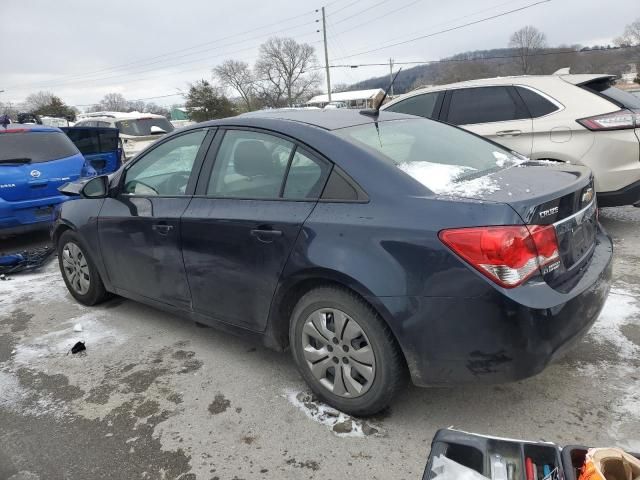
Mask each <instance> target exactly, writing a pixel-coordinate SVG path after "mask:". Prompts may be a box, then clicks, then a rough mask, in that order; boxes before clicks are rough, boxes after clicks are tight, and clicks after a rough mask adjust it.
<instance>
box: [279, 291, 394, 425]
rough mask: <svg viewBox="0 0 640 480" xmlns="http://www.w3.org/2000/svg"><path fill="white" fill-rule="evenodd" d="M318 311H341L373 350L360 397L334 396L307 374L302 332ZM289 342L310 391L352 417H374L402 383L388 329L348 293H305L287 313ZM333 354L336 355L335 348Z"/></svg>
mask: <svg viewBox="0 0 640 480" xmlns="http://www.w3.org/2000/svg"><path fill="white" fill-rule="evenodd" d="M319 309H336V310H339V311H341V312H344V313H345V314H346V315H347V316H348V317H349V318H350V319H353V320H355V321H356V322H357V325H358V327H360V329H361V330H362V332H363V333H364V334H365V335H366V337H367V339H366V340H367V342H368V344H369V345H370V347H371V349H372V350H373V355H374V360H375V375H374V378H373V380H372V381H371V383H370V386H369V387H368V390H366V392H365V393H363V394H361V395H360V396H357V397H354V398H346V397H345V396H339V395H336V394H334V393H333V392H332V391H330V390H329V389H328V388H325V386H324V385H323V384H322V383H321V381H320V380H319V379H318V378H316V376H314V374H313V373H312V372H311V369H310V366H309V364H308V362H307V360H306V359H305V357H304V353H303V348H304V347H303V343H304V342H305V340H304V338H305V335H304V333H303V330H304V327H305V323H307V321H308V319H309V318H310V316H311V314H312V313H314V312H316V311H317V310H319ZM289 342H290V346H291V353H292V355H293V358H294V360H295V362H296V365H297V367H298V370H299V371H300V373H301V375H302V377H303V378H304V379H305V381H306V382H307V384H308V385H309V387H310V388H311V390H312V391H313V392H314V393H315V394H316V396H318V397H319V398H320V399H321V400H322V401H324V402H325V403H327V404H329V405H331V406H332V407H334V408H337V409H338V410H340V411H343V412H345V413H348V414H351V415H355V416H368V415H373V414H376V413H378V412H380V411H381V410H383V409H384V408H386V407H387V406H388V405H389V404H390V403H391V400H392V399H393V397H394V396H395V395H396V393H398V391H399V390H400V389H401V388H403V387H404V386H405V384H406V381H407V369H406V365H405V362H404V357H403V355H402V352H401V351H400V348H399V346H398V344H397V342H396V340H395V338H394V336H393V334H392V333H391V330H390V329H389V327H388V326H387V325H386V323H385V322H384V321H383V320H382V319H381V318H380V317H379V315H378V314H377V313H376V312H375V310H374V309H373V308H372V307H371V306H370V305H369V304H367V303H366V302H365V301H364V300H363V299H362V298H360V297H359V296H358V295H356V294H354V293H352V292H350V291H349V290H346V289H342V288H339V287H333V286H326V287H318V288H316V289H314V290H311V291H310V292H308V293H306V294H305V295H304V296H303V297H302V298H301V299H300V300H299V301H298V303H297V305H296V306H295V308H294V310H293V312H292V314H291V323H290V328H289ZM327 348H328V347H327ZM335 351H336V352H337V351H338V349H336V350H335ZM328 355H331V354H328ZM345 355H346V354H345ZM333 360H335V359H333ZM342 361H344V359H343V360H342ZM352 364H353V360H352ZM345 385H346V384H345ZM345 388H346V387H345Z"/></svg>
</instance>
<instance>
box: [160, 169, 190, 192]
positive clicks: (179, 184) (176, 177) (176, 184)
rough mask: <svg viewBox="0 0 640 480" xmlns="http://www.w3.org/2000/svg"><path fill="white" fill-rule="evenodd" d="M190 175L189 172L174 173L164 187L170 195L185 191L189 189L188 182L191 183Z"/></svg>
mask: <svg viewBox="0 0 640 480" xmlns="http://www.w3.org/2000/svg"><path fill="white" fill-rule="evenodd" d="M189 176H190V175H189V174H188V173H183V172H177V173H174V174H173V175H171V176H170V177H169V178H168V179H167V180H166V182H164V185H163V187H164V189H166V191H167V193H168V194H169V195H176V194H180V193H184V192H185V191H186V189H187V183H189Z"/></svg>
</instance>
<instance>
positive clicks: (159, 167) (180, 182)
mask: <svg viewBox="0 0 640 480" xmlns="http://www.w3.org/2000/svg"><path fill="white" fill-rule="evenodd" d="M206 134H207V131H206V130H205V129H200V130H196V131H194V132H190V133H186V134H184V135H180V136H178V137H174V138H172V139H171V140H168V141H166V142H164V143H163V144H161V145H158V146H157V147H156V148H154V149H153V150H151V151H150V152H149V153H147V154H146V155H144V156H143V157H141V158H140V159H139V160H137V161H136V162H135V163H134V164H133V165H132V166H131V167H130V168H129V169H127V171H126V173H125V181H124V192H125V193H130V194H135V195H164V196H176V195H184V194H185V192H186V189H187V183H188V182H189V176H190V175H191V170H192V169H193V164H194V162H195V160H196V156H197V155H198V150H199V149H200V145H201V144H202V141H203V140H204V137H205V135H206Z"/></svg>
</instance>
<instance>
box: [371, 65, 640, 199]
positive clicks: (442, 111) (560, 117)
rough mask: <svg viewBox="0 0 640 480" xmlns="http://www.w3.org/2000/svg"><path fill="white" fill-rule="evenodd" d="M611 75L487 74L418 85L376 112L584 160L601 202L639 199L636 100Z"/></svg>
mask: <svg viewBox="0 0 640 480" xmlns="http://www.w3.org/2000/svg"><path fill="white" fill-rule="evenodd" d="M614 79H615V77H614V76H612V75H586V74H580V75H571V74H562V75H535V76H518V77H502V78H486V79H481V80H471V81H467V82H460V83H454V84H450V85H439V86H437V87H429V88H421V89H417V90H415V91H413V92H410V93H408V94H406V95H402V96H400V97H399V98H397V99H394V100H393V101H391V102H389V103H387V104H386V105H384V106H383V107H382V109H383V110H387V111H392V112H402V113H408V114H412V115H419V116H422V117H426V118H431V119H435V120H440V121H444V122H447V123H450V124H453V125H458V126H460V127H462V128H464V129H466V130H469V131H471V132H474V133H477V134H479V135H482V136H484V137H486V138H489V139H491V140H494V141H496V142H499V143H501V144H502V145H504V146H506V147H508V148H510V149H512V150H515V151H517V152H519V153H521V154H523V155H526V156H528V157H530V158H533V159H545V160H552V161H558V162H566V163H573V164H578V165H586V166H587V167H589V168H590V169H591V170H592V171H593V173H594V175H595V185H596V190H597V192H598V203H599V205H600V206H617V205H629V204H636V203H638V202H640V98H638V97H636V96H635V95H632V94H631V93H629V92H625V91H623V90H619V89H617V88H615V87H614V86H613V81H614Z"/></svg>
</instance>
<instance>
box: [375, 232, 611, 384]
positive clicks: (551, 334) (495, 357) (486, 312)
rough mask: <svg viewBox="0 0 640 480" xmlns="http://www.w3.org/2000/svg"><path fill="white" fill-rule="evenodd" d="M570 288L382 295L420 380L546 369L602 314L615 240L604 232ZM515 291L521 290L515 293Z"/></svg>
mask: <svg viewBox="0 0 640 480" xmlns="http://www.w3.org/2000/svg"><path fill="white" fill-rule="evenodd" d="M598 242H599V244H598V245H597V247H596V251H595V252H594V254H593V257H592V260H591V262H590V264H589V266H588V268H587V269H586V271H585V272H584V274H583V276H582V278H581V279H580V281H579V282H578V284H577V285H576V286H575V287H574V288H573V289H572V290H571V291H570V292H569V293H567V294H562V293H560V292H558V291H556V290H553V289H552V288H551V287H549V286H548V285H547V284H546V283H544V282H543V281H535V282H529V283H528V284H527V285H524V286H522V287H519V288H518V289H514V290H512V291H505V290H501V289H498V288H495V287H493V286H489V288H488V289H487V290H486V291H485V293H483V294H481V295H479V296H476V297H471V298H459V297H455V298H454V297H377V301H378V302H380V303H382V304H383V305H384V307H385V308H386V309H387V311H388V312H389V313H390V314H391V316H392V317H393V319H394V320H393V322H390V326H391V328H392V330H393V331H394V333H395V335H396V338H397V339H398V341H399V343H400V346H401V348H402V350H403V352H404V354H405V358H406V360H407V365H408V366H409V370H410V373H411V377H412V380H413V383H414V384H416V385H419V386H437V385H451V384H461V383H501V382H508V381H515V380H519V379H523V378H526V377H530V376H533V375H535V374H537V373H539V372H541V371H542V370H543V369H544V368H545V366H547V365H548V364H549V363H550V362H551V361H552V360H553V359H555V358H557V357H558V356H560V355H562V354H563V353H564V352H565V351H566V350H567V349H569V348H570V347H571V346H573V345H574V344H575V343H577V342H578V341H579V340H580V339H581V338H582V337H583V336H584V335H585V334H586V333H587V331H588V330H589V328H590V327H591V326H592V325H593V323H594V322H595V321H596V319H597V318H598V315H599V314H600V311H601V310H602V307H603V306H604V303H605V300H606V298H607V295H608V293H609V288H610V284H611V260H612V255H613V246H612V243H611V240H610V238H609V237H608V236H607V235H606V234H605V233H604V232H602V231H600V232H599V234H598ZM516 291H517V292H516Z"/></svg>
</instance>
